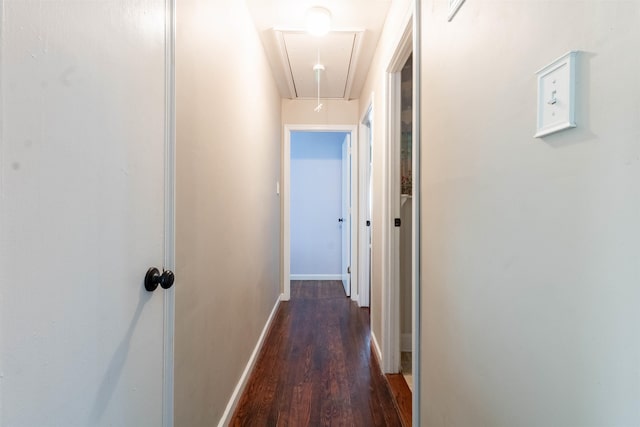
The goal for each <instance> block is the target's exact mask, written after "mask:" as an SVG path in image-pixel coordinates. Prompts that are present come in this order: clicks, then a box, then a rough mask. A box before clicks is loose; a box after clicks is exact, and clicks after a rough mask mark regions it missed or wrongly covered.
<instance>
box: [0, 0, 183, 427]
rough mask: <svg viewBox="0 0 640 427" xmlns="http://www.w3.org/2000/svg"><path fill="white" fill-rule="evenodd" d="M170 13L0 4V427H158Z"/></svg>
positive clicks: (168, 307) (146, 2) (147, 4)
mask: <svg viewBox="0 0 640 427" xmlns="http://www.w3.org/2000/svg"><path fill="white" fill-rule="evenodd" d="M172 12H173V2H172V1H169V0H167V1H165V0H135V1H132V0H126V1H125V0H111V1H106V2H68V1H63V0H52V1H47V2H28V1H7V2H3V9H2V12H1V13H2V14H3V16H2V28H1V31H2V33H1V34H0V39H1V42H2V44H1V47H0V48H1V52H0V58H1V63H0V70H1V73H0V75H1V78H2V82H1V92H0V101H1V102H0V106H1V109H2V111H1V118H2V129H1V135H2V140H1V146H0V177H1V178H0V195H1V202H0V295H1V298H0V316H1V322H0V372H1V375H0V387H1V390H0V420H2V424H3V425H34V426H35V425H38V426H49V425H65V426H87V425H91V426H103V425H157V426H159V425H165V426H170V425H172V423H173V420H172V408H171V405H172V400H173V396H172V384H171V378H172V363H171V361H172V354H171V352H172V338H173V337H172V327H173V325H172V307H173V290H168V291H163V290H162V289H161V288H158V290H156V291H155V292H153V293H149V292H147V291H146V290H145V289H144V286H143V279H144V275H145V272H146V270H147V268H148V267H150V266H157V267H159V268H162V267H163V266H165V267H168V268H171V267H173V265H172V264H173V235H172V234H171V233H172V230H173V215H172V212H173V157H172V156H173V89H172V88H173V62H172V55H173V44H172V40H173V13H172ZM167 232H168V233H169V234H167ZM163 388H164V392H163Z"/></svg>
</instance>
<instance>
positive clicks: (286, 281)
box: [280, 125, 358, 301]
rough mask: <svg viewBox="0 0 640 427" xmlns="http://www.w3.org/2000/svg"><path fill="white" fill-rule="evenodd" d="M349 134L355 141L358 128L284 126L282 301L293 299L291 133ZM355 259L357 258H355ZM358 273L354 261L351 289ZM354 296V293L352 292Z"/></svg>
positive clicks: (354, 209) (353, 239)
mask: <svg viewBox="0 0 640 427" xmlns="http://www.w3.org/2000/svg"><path fill="white" fill-rule="evenodd" d="M294 131H302V132H349V133H350V135H351V137H350V140H351V141H354V140H356V137H357V132H356V126H349V125H284V132H283V135H284V148H283V150H282V170H283V171H282V177H283V185H282V224H283V227H282V271H283V274H282V278H283V283H282V295H281V296H280V299H281V300H282V301H288V300H289V299H290V298H291V132H294ZM355 158H356V156H351V161H352V164H351V168H352V170H357V163H356V160H355ZM355 185H356V182H355V180H351V194H357V188H354V186H355ZM357 210H358V207H357V203H354V202H353V201H352V203H351V211H352V215H353V214H354V213H355V212H357ZM354 229H355V227H352V230H351V232H352V234H351V239H350V241H351V242H356V241H357V235H356V234H355V233H356V231H355V230H354ZM354 236H355V237H354ZM354 258H355V257H354ZM355 272H357V263H356V262H355V261H354V259H352V263H351V273H352V274H351V288H352V290H353V288H354V287H357V283H354V282H355V281H354V280H353V278H354V277H355V276H354V274H356V273H355ZM352 295H353V292H352Z"/></svg>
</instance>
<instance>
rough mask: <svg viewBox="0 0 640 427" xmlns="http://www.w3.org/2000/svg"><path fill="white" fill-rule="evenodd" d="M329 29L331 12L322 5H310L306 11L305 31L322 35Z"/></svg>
mask: <svg viewBox="0 0 640 427" xmlns="http://www.w3.org/2000/svg"><path fill="white" fill-rule="evenodd" d="M329 30H331V12H329V10H328V9H325V8H324V7H312V8H311V9H309V10H308V11H307V32H308V33H309V34H311V35H314V36H324V35H325V34H327V33H328V32H329Z"/></svg>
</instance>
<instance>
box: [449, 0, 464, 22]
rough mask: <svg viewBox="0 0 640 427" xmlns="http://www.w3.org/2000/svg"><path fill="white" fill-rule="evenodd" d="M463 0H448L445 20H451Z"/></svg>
mask: <svg viewBox="0 0 640 427" xmlns="http://www.w3.org/2000/svg"><path fill="white" fill-rule="evenodd" d="M462 3H464V0H449V13H448V14H447V21H448V22H451V20H452V19H453V17H454V16H456V13H458V9H460V6H462Z"/></svg>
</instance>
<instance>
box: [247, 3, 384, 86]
mask: <svg viewBox="0 0 640 427" xmlns="http://www.w3.org/2000/svg"><path fill="white" fill-rule="evenodd" d="M391 1H392V0H315V1H314V0H246V2H247V6H248V8H249V11H250V13H251V15H252V17H253V20H254V22H255V24H256V28H257V29H258V33H259V34H260V38H261V39H262V43H263V45H264V47H265V51H266V53H267V57H268V58H269V63H270V64H271V68H272V70H273V73H274V77H275V79H276V83H277V85H278V89H279V90H280V94H281V95H282V96H283V97H285V98H294V99H304V98H315V97H316V96H317V86H316V80H315V73H314V71H313V66H314V65H315V64H316V63H318V54H319V56H320V63H321V64H323V65H324V66H325V71H324V72H321V73H320V74H321V77H320V97H321V98H340V99H354V98H358V97H359V96H360V91H361V90H362V85H363V84H364V80H365V79H366V76H367V72H368V69H369V65H370V64H371V60H372V58H373V54H374V52H375V48H376V44H377V43H378V38H379V37H380V33H381V31H382V26H383V25H384V20H385V18H386V15H387V11H388V9H389V6H390V4H391ZM314 6H321V7H325V8H327V9H328V10H329V11H330V12H331V18H332V31H331V33H329V34H328V35H326V36H324V37H314V36H311V35H308V34H307V33H306V32H305V31H304V26H305V16H306V13H307V10H308V9H309V8H311V7H314Z"/></svg>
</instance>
